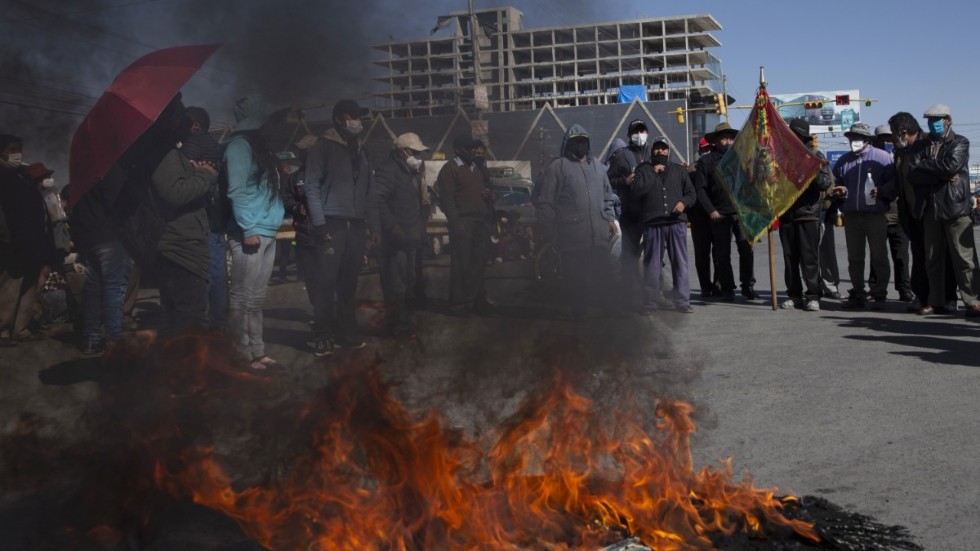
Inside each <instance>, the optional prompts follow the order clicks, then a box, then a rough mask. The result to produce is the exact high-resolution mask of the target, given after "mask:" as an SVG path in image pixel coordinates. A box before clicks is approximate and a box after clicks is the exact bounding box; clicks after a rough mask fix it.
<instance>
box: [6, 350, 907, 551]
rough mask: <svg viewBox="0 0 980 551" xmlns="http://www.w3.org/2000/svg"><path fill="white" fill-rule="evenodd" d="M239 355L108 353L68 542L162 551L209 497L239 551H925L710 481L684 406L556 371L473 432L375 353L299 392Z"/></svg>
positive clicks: (791, 502) (718, 477)
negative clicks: (406, 399)
mask: <svg viewBox="0 0 980 551" xmlns="http://www.w3.org/2000/svg"><path fill="white" fill-rule="evenodd" d="M238 361H239V358H237V355H236V353H235V351H234V347H233V345H232V344H231V343H230V342H229V341H228V340H227V339H226V338H225V337H223V336H220V335H188V336H184V337H181V338H178V339H174V340H169V341H164V342H157V343H147V344H143V345H138V346H134V347H132V348H129V349H119V350H116V351H115V352H114V353H113V355H111V356H110V357H109V358H108V359H107V363H108V366H107V367H111V368H112V369H116V370H119V373H120V374H124V375H123V376H121V380H122V382H120V383H118V384H109V385H107V386H106V388H105V395H106V397H107V401H106V402H105V403H104V404H102V407H101V408H100V409H99V410H95V411H93V412H92V413H91V416H90V421H91V423H92V424H93V426H94V427H95V428H96V429H97V431H98V432H96V433H95V434H97V435H98V437H100V438H101V440H100V441H99V443H94V442H93V443H91V444H90V449H89V450H88V451H89V454H81V453H80V454H79V457H81V456H87V457H88V458H89V459H88V460H87V461H88V462H90V463H92V462H94V461H96V459H95V458H98V460H99V461H100V464H101V469H100V470H89V471H88V479H87V481H86V482H87V484H85V486H86V489H85V491H84V492H80V493H78V495H79V496H80V497H78V498H76V499H72V500H70V501H71V503H69V504H65V505H64V506H63V507H64V508H65V509H66V510H69V509H70V510H76V511H83V513H82V514H80V515H79V516H78V517H76V518H77V522H76V523H75V526H73V527H72V528H71V529H69V530H67V531H65V532H64V533H63V534H62V537H63V542H70V545H71V546H75V547H76V548H77V547H78V546H79V541H85V542H88V544H89V545H90V546H91V545H98V546H99V547H98V548H103V549H104V548H110V549H115V548H124V546H125V545H129V546H130V547H141V548H149V549H153V548H155V547H154V542H155V541H156V540H157V539H158V538H160V537H161V534H164V533H166V534H170V537H171V538H172V537H173V536H172V534H173V533H174V532H179V531H180V530H181V528H180V527H179V526H178V527H173V526H170V525H169V524H167V523H171V524H173V523H174V522H175V521H174V520H173V519H174V515H173V514H170V513H168V512H167V511H168V510H171V509H173V508H175V507H176V508H181V507H183V508H186V507H189V505H187V504H188V503H189V502H193V503H195V504H198V505H200V506H204V507H206V508H208V509H210V510H212V511H216V512H219V513H220V514H221V515H222V516H223V517H224V518H226V519H231V520H232V521H234V523H235V524H237V526H238V528H239V529H240V530H241V533H242V534H244V535H245V536H246V537H247V538H249V540H250V541H251V542H253V543H251V544H243V545H242V546H235V547H226V548H227V549H232V548H234V549H246V548H252V549H258V547H255V545H256V544H257V545H258V546H261V548H265V549H273V550H293V549H379V550H381V549H384V550H388V549H391V550H395V549H402V550H422V549H587V550H609V551H613V550H615V551H627V550H641V549H658V550H660V549H678V550H681V549H711V548H715V547H719V548H724V549H763V548H764V549H807V548H814V547H819V548H829V549H917V547H915V546H914V545H912V544H911V543H909V539H908V537H907V535H906V534H905V533H904V532H903V531H902V530H901V529H897V528H886V527H882V526H879V525H875V524H873V523H871V522H870V520H869V519H867V518H865V517H861V516H860V515H853V514H848V513H845V512H842V511H841V510H840V509H838V508H836V507H834V506H833V505H831V504H829V503H827V502H825V501H822V500H815V499H809V498H808V499H804V500H797V499H795V498H791V497H777V496H776V495H775V491H774V490H764V489H758V488H755V487H754V486H753V485H752V482H751V480H743V481H736V480H735V479H734V477H733V474H732V468H731V462H730V461H727V462H724V463H722V464H721V465H720V467H719V468H717V469H711V468H701V469H695V467H694V465H693V461H692V458H691V453H690V436H691V434H692V433H693V432H694V431H695V426H694V423H693V421H692V417H691V416H692V412H693V407H692V406H691V405H690V404H688V403H685V402H679V401H671V400H667V399H663V398H660V399H658V400H653V399H652V398H650V397H646V396H624V397H622V399H621V400H619V401H617V403H616V404H615V405H610V404H609V403H608V402H607V401H596V400H592V399H589V398H587V397H586V396H584V395H583V394H581V393H579V392H578V391H577V390H576V389H575V388H574V385H573V384H572V382H571V378H570V377H569V376H568V375H565V374H562V373H561V372H556V374H555V375H554V376H553V377H552V378H551V379H550V380H547V381H545V382H544V384H542V385H541V386H540V388H537V389H535V390H533V391H531V392H529V393H528V394H527V395H526V396H524V397H523V400H522V401H521V403H520V406H519V407H518V408H517V409H516V411H514V412H513V414H511V415H510V416H509V417H508V419H507V420H506V421H505V422H503V423H501V424H500V425H499V426H498V427H496V428H495V429H494V430H491V431H487V432H485V433H484V434H482V435H480V436H479V437H476V438H473V437H468V436H467V435H466V434H464V433H463V431H461V430H459V429H456V428H452V427H451V425H450V424H449V423H448V422H447V421H446V420H445V419H444V417H443V416H442V414H440V413H439V412H438V411H429V412H424V413H419V412H416V411H413V410H412V409H410V408H409V407H408V406H406V405H405V404H404V403H402V402H401V401H399V400H398V399H397V398H396V397H395V392H394V391H395V390H396V389H395V388H393V387H392V386H390V385H389V384H386V383H384V382H383V381H382V377H381V375H380V372H381V365H380V362H379V360H377V359H376V358H375V359H371V358H370V357H368V356H367V355H361V356H355V357H352V358H351V362H349V363H350V365H349V366H348V368H347V369H345V370H342V371H338V372H337V373H335V374H334V375H333V376H332V377H331V379H330V381H329V383H328V384H327V385H326V386H324V387H323V388H320V389H319V390H317V391H315V392H314V393H312V394H308V395H305V396H297V397H290V396H289V395H288V393H284V392H283V387H282V385H281V384H280V383H281V382H282V381H281V379H280V377H281V375H280V376H271V377H256V376H253V375H250V374H246V373H243V372H241V371H239V370H237V369H235V368H234V366H236V365H238V363H236V362H238ZM120 412H128V415H126V416H124V417H120V415H119V414H120ZM25 430H26V429H25ZM21 432H23V431H21ZM18 437H19V438H24V435H23V434H18ZM106 444H109V446H108V447H107V446H106ZM89 466H91V465H89ZM175 501H176V503H175ZM201 511H202V510H198V511H197V513H196V515H191V516H197V517H201V516H202V515H201ZM209 514H210V513H209ZM205 516H206V515H205ZM223 522H224V524H225V529H226V530H227V524H228V523H227V521H223ZM178 524H179V522H178ZM218 524H219V525H220V524H221V523H220V522H219V523H218ZM134 542H135V543H134ZM215 547H216V546H215V545H212V546H211V547H210V548H215ZM52 548H54V547H52ZM61 548H65V547H64V545H63V546H62V547H61ZM82 548H84V549H87V548H90V547H82ZM91 548H95V547H91ZM170 548H174V547H173V542H172V541H171V547H170Z"/></svg>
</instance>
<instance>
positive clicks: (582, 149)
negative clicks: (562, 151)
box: [568, 140, 589, 159]
mask: <svg viewBox="0 0 980 551" xmlns="http://www.w3.org/2000/svg"><path fill="white" fill-rule="evenodd" d="M568 152H569V153H571V154H572V156H573V157H575V158H576V159H584V158H585V156H586V155H587V154H588V153H589V142H587V141H585V140H575V141H573V142H571V143H569V144H568Z"/></svg>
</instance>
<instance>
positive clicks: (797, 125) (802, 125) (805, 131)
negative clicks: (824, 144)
mask: <svg viewBox="0 0 980 551" xmlns="http://www.w3.org/2000/svg"><path fill="white" fill-rule="evenodd" d="M789 129H790V130H792V131H793V133H794V134H796V135H797V136H799V137H800V138H803V139H804V140H807V139H810V123H808V122H807V121H806V119H802V118H799V117H797V118H794V119H790V121H789Z"/></svg>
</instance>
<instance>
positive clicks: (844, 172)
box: [831, 122, 895, 310]
mask: <svg viewBox="0 0 980 551" xmlns="http://www.w3.org/2000/svg"><path fill="white" fill-rule="evenodd" d="M844 137H846V138H847V140H848V142H849V143H850V146H851V151H850V152H848V153H845V154H844V155H843V156H842V157H841V158H840V159H838V160H837V163H836V164H835V165H834V168H833V170H832V172H833V175H834V183H835V186H834V187H833V188H832V190H831V191H832V193H833V194H834V195H835V196H837V197H840V198H842V199H843V204H842V205H841V208H840V210H841V212H843V213H844V239H845V241H846V243H847V272H848V274H849V275H850V277H851V285H852V287H851V290H850V296H849V297H848V299H847V300H846V301H845V302H844V304H843V305H842V308H845V309H849V310H853V309H860V308H864V307H865V305H866V303H867V298H866V297H867V295H866V294H865V287H864V285H865V279H864V274H865V272H864V256H865V254H864V253H865V244H867V247H868V248H869V249H870V251H871V265H872V266H874V271H875V274H876V275H877V276H878V278H877V279H876V280H875V282H874V284H872V285H871V287H870V290H871V299H872V304H871V306H872V307H873V308H875V309H879V310H880V309H883V308H884V305H885V300H886V296H887V295H888V279H889V277H890V276H891V267H890V266H889V265H888V241H887V233H888V220H887V219H886V218H885V212H887V211H888V203H889V202H891V201H892V199H893V198H894V179H895V166H894V163H893V162H892V157H891V155H889V154H888V153H886V152H885V151H883V150H881V149H878V148H877V147H874V146H873V145H871V140H872V139H873V138H874V134H872V133H871V127H870V126H868V125H867V124H865V123H863V122H859V123H855V124H854V125H853V126H851V129H850V130H848V131H847V132H845V133H844Z"/></svg>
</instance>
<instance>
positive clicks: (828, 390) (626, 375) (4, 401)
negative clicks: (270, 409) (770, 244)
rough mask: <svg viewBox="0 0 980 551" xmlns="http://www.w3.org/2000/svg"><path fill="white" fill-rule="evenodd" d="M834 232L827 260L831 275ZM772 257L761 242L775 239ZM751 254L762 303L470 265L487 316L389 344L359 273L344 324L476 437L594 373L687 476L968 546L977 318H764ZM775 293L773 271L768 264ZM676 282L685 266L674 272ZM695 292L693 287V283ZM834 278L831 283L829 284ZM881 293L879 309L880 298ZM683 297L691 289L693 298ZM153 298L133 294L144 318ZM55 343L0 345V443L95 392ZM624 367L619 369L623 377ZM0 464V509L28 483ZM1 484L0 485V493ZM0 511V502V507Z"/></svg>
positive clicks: (289, 333)
mask: <svg viewBox="0 0 980 551" xmlns="http://www.w3.org/2000/svg"><path fill="white" fill-rule="evenodd" d="M843 241H844V240H843V232H842V231H839V232H838V239H837V244H838V258H839V259H840V263H841V271H842V276H843V277H844V278H845V279H846V261H845V258H846V255H845V254H844V253H845V251H844V248H843ZM775 249H776V252H777V255H778V254H779V251H780V249H779V245H778V243H777V244H776V247H775ZM766 251H767V247H766V242H765V240H763V241H762V242H760V244H759V245H758V246H757V254H756V258H755V263H756V274H757V279H758V280H759V285H758V286H757V289H758V290H760V291H761V292H762V293H763V299H762V300H760V301H756V302H754V303H748V302H745V301H742V300H741V299H739V300H738V301H736V302H734V303H719V302H710V303H705V302H702V301H698V300H695V301H694V307H695V312H694V313H693V314H689V315H682V314H677V313H673V312H664V313H661V314H659V315H657V316H653V317H640V316H621V317H620V318H619V319H615V320H608V319H591V320H586V321H581V322H576V321H570V320H569V319H567V317H566V316H565V315H564V312H563V310H562V308H560V307H558V306H555V304H554V303H553V301H552V299H553V296H552V295H553V290H552V289H550V288H548V287H546V286H541V285H539V284H537V283H536V282H533V281H532V280H531V278H530V277H529V275H530V267H529V265H528V264H526V263H524V264H517V263H504V264H501V265H497V266H494V267H493V268H491V269H490V270H489V272H488V288H489V291H490V294H491V296H492V297H493V298H494V299H495V300H496V301H497V303H498V309H497V313H496V315H495V316H493V317H489V318H484V317H473V318H458V317H453V316H450V315H448V314H447V313H446V311H445V308H444V303H443V302H442V301H440V300H438V299H436V300H433V301H431V305H430V308H429V309H428V310H426V311H423V312H421V313H420V316H419V321H420V327H421V329H420V332H419V337H418V339H416V340H413V341H394V340H392V339H388V338H385V337H383V336H381V334H380V332H378V331H376V329H375V328H374V327H372V323H373V322H374V321H375V314H376V311H375V310H374V306H375V304H374V303H372V302H370V301H371V300H377V299H379V298H380V293H379V292H378V288H377V277H376V275H365V276H364V277H362V281H361V296H362V297H363V298H364V299H366V300H368V301H369V302H366V303H365V304H364V305H363V306H362V308H361V309H360V312H359V317H360V319H361V321H362V323H363V325H364V327H365V331H366V332H367V333H368V334H369V339H368V340H369V347H368V351H369V352H371V353H375V352H376V353H377V354H378V355H379V357H380V358H381V360H382V361H383V362H384V366H385V368H384V369H385V374H386V376H388V377H390V378H391V379H393V380H398V381H399V382H400V386H399V389H400V390H399V391H400V392H401V393H402V395H403V396H404V398H405V399H406V400H407V401H408V402H409V403H412V404H413V405H418V406H420V407H433V408H438V409H439V410H441V411H443V412H444V413H445V415H446V416H447V417H448V418H449V419H450V421H451V422H452V423H453V424H454V425H457V426H459V427H460V428H462V429H465V430H470V431H474V432H477V431H479V430H482V429H483V428H485V427H486V426H487V424H488V423H492V422H494V420H495V419H496V418H497V417H498V416H501V415H506V412H507V411H509V410H511V409H512V408H513V406H514V405H515V404H516V403H517V401H518V400H519V398H520V397H521V395H522V391H524V390H525V389H527V388H529V387H530V386H533V385H534V384H536V383H537V382H540V381H542V380H545V379H546V377H547V374H548V373H550V370H551V369H552V368H553V367H554V365H553V364H554V363H562V362H565V363H567V365H565V366H563V367H567V368H570V369H573V370H576V371H578V372H580V373H586V374H587V375H589V376H590V377H592V378H594V379H595V380H597V381H600V380H608V379H610V378H621V379H623V380H624V381H625V382H626V383H628V384H629V385H630V386H631V387H632V388H633V389H634V390H635V389H637V388H639V389H641V390H643V391H644V392H647V393H648V395H649V396H650V397H651V400H653V398H655V397H657V396H663V397H669V398H678V399H688V400H691V401H693V403H694V404H695V406H696V407H697V408H698V413H697V416H696V419H697V421H698V424H699V430H698V432H697V434H696V436H695V439H694V449H693V451H694V458H695V463H696V465H698V466H701V465H712V464H714V462H715V461H716V460H717V459H719V458H725V457H732V458H734V467H735V471H736V472H742V471H743V470H744V471H748V472H750V473H751V475H752V477H753V478H754V480H755V483H756V485H757V486H761V487H778V489H779V492H780V493H790V494H794V495H817V496H823V497H826V498H827V499H829V500H831V501H833V502H835V503H837V504H838V505H841V506H843V507H845V508H847V509H849V510H852V511H855V512H859V513H863V514H868V515H871V516H874V517H876V518H877V519H878V520H879V521H880V522H882V523H884V524H888V525H903V526H906V527H908V528H909V531H910V532H911V534H912V535H913V536H915V538H916V540H917V542H918V543H919V544H921V545H923V546H924V547H925V548H926V549H936V550H959V549H963V550H966V549H972V548H976V541H977V539H978V536H980V528H978V526H977V523H976V518H977V507H978V504H980V476H978V474H977V464H978V463H977V457H980V438H978V437H977V426H978V422H980V400H978V399H977V394H978V392H980V356H978V355H977V353H976V351H975V348H974V347H975V341H976V336H977V335H978V334H980V324H978V323H975V322H973V321H968V320H965V319H964V318H963V316H962V310H961V314H960V315H959V316H934V317H928V318H924V317H920V316H917V315H914V314H909V313H907V312H906V311H905V305H904V304H901V303H899V302H897V301H894V302H889V304H888V306H887V309H886V310H885V311H880V312H878V311H858V312H849V311H843V310H841V309H840V307H839V303H837V302H836V301H824V302H823V309H822V310H821V311H820V312H816V313H809V312H803V311H775V312H774V311H772V310H771V308H770V307H769V301H768V290H767V287H768V264H767V255H766ZM447 264H448V263H447V262H446V259H445V257H442V258H439V259H435V260H430V261H429V262H428V266H427V274H428V276H429V279H430V291H429V292H430V295H433V296H441V295H443V294H444V292H445V283H446V278H447V276H448V267H447ZM776 264H777V274H778V276H777V277H778V278H779V281H777V286H778V288H779V289H783V288H784V285H783V283H782V281H781V279H782V263H781V260H780V259H779V258H777V259H776ZM692 276H693V266H692ZM695 284H696V279H695ZM847 288H848V284H847V283H846V282H844V283H843V284H842V291H845V290H846V289H847ZM889 293H890V294H889V298H890V299H896V298H897V293H896V292H895V291H894V289H891V290H890V291H889ZM693 294H694V295H695V296H696V294H697V289H696V288H695V289H694V292H693ZM155 298H156V297H155V292H154V291H153V290H152V289H148V290H145V291H144V292H143V294H142V298H141V302H140V307H141V308H143V317H144V320H152V318H153V316H154V310H155V308H156V304H155ZM308 320H309V307H308V304H307V302H306V297H305V292H304V291H303V288H302V285H301V284H299V283H296V282H292V283H286V284H282V285H275V286H271V287H270V289H269V296H268V298H267V311H266V326H267V329H266V340H267V342H268V343H269V347H268V348H269V349H268V352H269V353H270V354H271V355H273V356H274V357H276V358H277V359H279V361H280V362H282V363H284V364H286V365H287V366H288V369H287V373H286V374H285V375H284V380H285V383H284V384H285V385H287V386H288V387H289V389H290V390H289V391H290V392H294V393H302V392H304V391H307V389H311V388H316V387H317V385H320V384H323V383H324V382H325V381H326V378H327V376H328V374H329V373H330V371H331V370H333V369H335V368H336V367H337V366H338V365H340V364H342V363H344V362H346V361H349V359H348V358H347V357H345V356H344V355H339V356H337V357H334V358H327V359H316V358H314V357H313V356H312V355H311V354H310V352H309V344H308V341H309V336H310V334H309V327H308V324H307V322H308ZM76 357H77V355H76V349H75V348H74V346H73V343H72V342H71V337H70V335H68V334H65V333H63V332H62V333H58V332H57V331H56V332H55V334H54V335H53V336H52V337H50V338H47V339H44V340H41V341H38V342H32V343H25V344H22V345H20V346H18V347H16V348H9V349H0V412H2V417H0V418H2V419H5V420H6V421H4V423H3V425H2V430H3V432H2V433H0V442H2V440H3V438H6V437H8V436H10V435H11V434H12V433H13V432H14V431H16V430H18V426H19V425H18V422H17V419H18V418H20V419H21V420H23V418H24V416H23V414H24V413H25V412H26V413H30V414H31V418H32V419H33V421H32V422H33V423H34V424H35V425H36V426H37V427H40V428H39V429H38V432H39V434H40V438H41V440H42V442H45V443H46V445H47V446H49V447H50V448H52V449H57V448H58V447H59V446H60V445H66V444H67V443H69V442H71V441H73V440H74V439H76V438H78V437H79V430H80V427H81V426H82V423H83V416H82V414H83V412H84V411H85V409H86V407H87V405H88V404H89V403H90V401H91V400H93V399H94V398H95V397H96V396H97V395H98V392H99V383H98V378H99V377H98V376H97V373H93V372H92V371H91V370H89V371H86V370H84V369H83V370H73V369H65V368H63V366H65V365H66V364H68V363H70V362H71V361H73V359H74V358H76ZM624 366H625V367H624ZM3 469H4V470H0V482H2V483H3V484H5V485H7V487H8V488H11V487H13V488H17V490H18V491H17V492H16V493H8V494H7V497H6V498H5V500H6V501H5V503H6V504H7V505H8V506H9V504H10V500H12V499H13V500H16V499H22V498H23V497H24V496H25V495H28V494H29V492H30V488H24V487H22V486H18V485H17V481H16V480H15V479H12V478H11V477H15V476H16V474H12V473H11V471H10V469H9V465H5V466H4V468H3ZM0 487H3V485H0ZM0 501H3V500H0ZM0 548H2V545H0Z"/></svg>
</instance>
